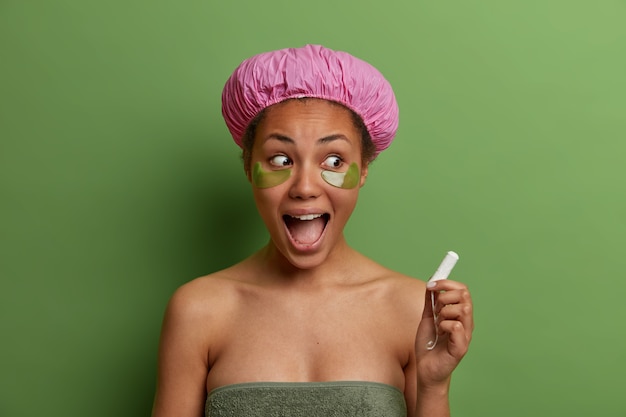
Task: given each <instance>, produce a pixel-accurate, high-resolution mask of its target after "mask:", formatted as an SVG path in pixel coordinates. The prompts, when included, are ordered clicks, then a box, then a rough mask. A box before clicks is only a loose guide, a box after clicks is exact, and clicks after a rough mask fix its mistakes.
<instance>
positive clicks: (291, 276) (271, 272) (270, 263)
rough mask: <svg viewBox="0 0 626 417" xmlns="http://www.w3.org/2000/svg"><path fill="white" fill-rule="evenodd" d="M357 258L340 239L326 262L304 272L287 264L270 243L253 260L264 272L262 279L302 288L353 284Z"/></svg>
mask: <svg viewBox="0 0 626 417" xmlns="http://www.w3.org/2000/svg"><path fill="white" fill-rule="evenodd" d="M312 256H315V255H312ZM357 257H360V255H359V254H358V253H357V252H356V251H355V250H354V249H352V248H351V247H350V246H349V245H348V243H347V242H346V241H345V239H343V238H342V239H341V240H340V241H339V242H338V243H337V245H336V246H335V247H334V248H333V250H331V251H330V252H329V254H328V256H327V257H326V258H324V259H323V260H321V261H320V262H319V263H316V264H313V265H311V266H310V267H306V268H303V267H299V266H296V265H294V264H293V263H291V262H290V261H289V259H288V258H286V257H285V256H284V255H283V254H282V253H281V252H280V251H279V250H278V249H277V248H276V246H275V245H274V244H273V242H272V241H270V242H269V243H268V244H267V245H266V246H265V247H264V248H263V249H261V250H260V251H259V252H258V253H257V254H256V256H255V258H256V259H257V261H258V262H260V264H261V265H260V266H261V269H262V270H263V271H264V274H263V276H264V278H263V279H267V281H268V282H274V283H280V284H282V285H286V286H306V287H318V286H326V285H336V284H342V283H346V282H348V281H351V280H353V279H354V277H355V270H356V268H355V265H354V263H355V260H356V259H357Z"/></svg>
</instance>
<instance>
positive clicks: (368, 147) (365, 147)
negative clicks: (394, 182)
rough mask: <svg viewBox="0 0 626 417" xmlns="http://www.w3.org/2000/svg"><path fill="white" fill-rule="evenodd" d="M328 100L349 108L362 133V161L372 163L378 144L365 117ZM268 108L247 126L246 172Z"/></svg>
mask: <svg viewBox="0 0 626 417" xmlns="http://www.w3.org/2000/svg"><path fill="white" fill-rule="evenodd" d="M309 99H311V98H310V97H302V98H292V99H288V100H285V101H282V102H280V103H285V102H287V101H290V100H298V101H306V100H309ZM327 101H328V102H329V103H331V104H334V105H337V106H340V107H341V108H344V109H346V110H348V112H350V116H351V118H352V123H353V125H354V127H355V128H356V129H357V131H358V132H359V133H360V135H361V162H362V163H363V164H364V165H365V164H369V163H371V162H372V161H373V160H374V159H375V157H376V146H375V145H374V142H372V137H371V136H370V132H369V131H368V130H367V127H366V126H365V123H364V122H363V119H362V118H361V116H359V115H358V114H357V113H356V112H355V111H354V110H352V109H350V108H348V107H346V106H344V105H343V104H341V103H338V102H336V101H331V100H327ZM280 103H278V104H280ZM270 107H271V106H270ZM268 108H269V107H266V108H264V109H263V110H261V111H260V112H259V113H258V114H257V115H256V116H255V117H254V119H252V121H251V122H250V123H249V124H248V127H247V128H246V131H245V133H244V135H243V138H242V140H241V144H242V149H243V150H242V153H241V159H242V160H243V167H244V169H245V171H246V172H249V171H250V162H251V158H252V147H253V146H254V137H255V135H256V130H257V127H258V126H259V123H261V122H262V121H263V119H264V118H265V115H266V114H267V109H268Z"/></svg>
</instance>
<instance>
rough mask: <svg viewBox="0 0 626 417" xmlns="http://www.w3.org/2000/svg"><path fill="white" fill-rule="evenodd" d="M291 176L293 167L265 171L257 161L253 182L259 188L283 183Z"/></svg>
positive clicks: (253, 169)
mask: <svg viewBox="0 0 626 417" xmlns="http://www.w3.org/2000/svg"><path fill="white" fill-rule="evenodd" d="M290 176H291V169H281V170H278V171H264V170H263V168H261V163H260V162H257V163H256V164H254V167H253V168H252V183H253V184H254V185H255V186H257V187H258V188H270V187H275V186H277V185H280V184H282V183H283V182H285V181H287V179H289V177H290Z"/></svg>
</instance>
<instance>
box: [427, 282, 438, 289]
mask: <svg viewBox="0 0 626 417" xmlns="http://www.w3.org/2000/svg"><path fill="white" fill-rule="evenodd" d="M436 286H437V281H428V282H427V283H426V288H435V287H436Z"/></svg>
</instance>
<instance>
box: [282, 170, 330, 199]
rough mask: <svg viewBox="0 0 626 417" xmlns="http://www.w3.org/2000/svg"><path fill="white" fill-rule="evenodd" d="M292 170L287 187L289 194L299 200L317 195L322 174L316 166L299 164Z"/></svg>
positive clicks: (320, 189)
mask: <svg viewBox="0 0 626 417" xmlns="http://www.w3.org/2000/svg"><path fill="white" fill-rule="evenodd" d="M294 171H295V172H292V174H291V175H292V178H293V180H292V182H291V187H290V188H289V196H290V197H291V198H296V199H300V200H307V199H310V198H316V197H319V195H320V193H321V191H322V188H321V183H320V181H322V176H321V171H320V168H319V167H317V166H303V165H300V167H298V168H297V169H295V170H294Z"/></svg>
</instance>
